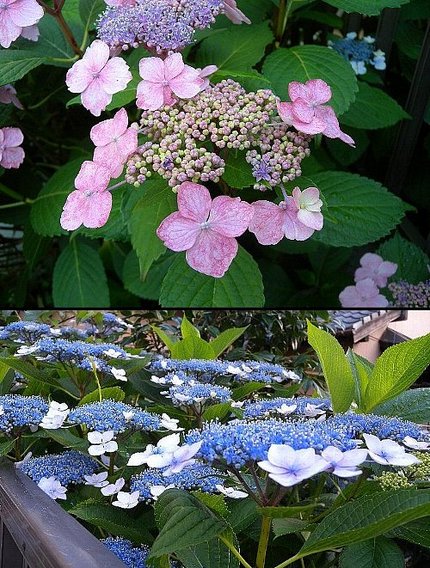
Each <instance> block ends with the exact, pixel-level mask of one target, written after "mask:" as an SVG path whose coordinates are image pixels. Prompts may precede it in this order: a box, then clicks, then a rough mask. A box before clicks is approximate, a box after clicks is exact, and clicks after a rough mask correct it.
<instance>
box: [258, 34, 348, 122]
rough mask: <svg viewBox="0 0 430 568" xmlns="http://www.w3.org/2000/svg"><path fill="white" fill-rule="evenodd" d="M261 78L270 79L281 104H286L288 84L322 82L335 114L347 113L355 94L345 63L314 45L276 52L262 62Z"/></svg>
mask: <svg viewBox="0 0 430 568" xmlns="http://www.w3.org/2000/svg"><path fill="white" fill-rule="evenodd" d="M263 75H264V76H265V77H268V78H269V79H270V81H271V83H272V86H273V88H274V90H275V92H276V94H277V95H278V96H279V97H281V99H282V100H289V99H288V85H289V83H291V81H299V82H300V83H305V82H306V81H308V80H309V79H323V80H324V81H325V82H326V83H328V84H329V85H330V87H331V90H332V92H333V97H332V99H331V100H330V106H332V107H333V109H334V110H335V112H336V113H337V114H340V113H343V112H345V111H346V110H347V109H348V107H349V105H350V104H351V103H352V102H353V101H354V99H355V94H356V93H357V91H358V84H357V77H356V76H355V73H354V71H353V69H352V67H351V65H350V64H349V62H348V61H346V60H345V59H344V58H343V57H342V56H341V55H339V54H338V53H336V52H335V51H334V50H332V49H329V48H328V47H321V46H317V45H300V46H296V47H290V48H281V49H277V50H276V51H274V52H272V53H271V54H270V55H269V56H268V57H267V58H266V60H265V62H264V65H263Z"/></svg>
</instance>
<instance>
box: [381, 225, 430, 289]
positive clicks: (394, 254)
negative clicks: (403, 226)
mask: <svg viewBox="0 0 430 568" xmlns="http://www.w3.org/2000/svg"><path fill="white" fill-rule="evenodd" d="M376 252H377V253H378V254H379V255H381V256H382V258H383V259H384V260H389V261H390V262H395V263H396V264H397V270H396V272H395V274H394V275H393V276H392V277H391V278H390V280H391V281H396V282H397V281H398V280H406V281H407V282H410V283H411V284H418V283H419V282H422V281H423V280H426V279H427V278H428V275H429V272H428V268H427V266H428V265H429V264H430V258H429V257H428V255H427V254H426V253H425V252H424V251H423V250H422V249H420V248H418V247H417V246H416V245H414V244H413V243H411V242H410V241H407V240H406V239H404V238H403V237H401V236H400V234H399V233H395V235H394V236H393V237H392V238H391V239H388V240H387V241H385V242H384V243H382V245H381V246H380V247H379V248H378V250H377V251H376Z"/></svg>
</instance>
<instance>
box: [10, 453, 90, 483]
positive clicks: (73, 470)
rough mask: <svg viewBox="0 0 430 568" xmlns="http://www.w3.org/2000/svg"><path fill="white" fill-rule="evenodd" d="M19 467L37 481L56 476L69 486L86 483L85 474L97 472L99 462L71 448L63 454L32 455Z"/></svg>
mask: <svg viewBox="0 0 430 568" xmlns="http://www.w3.org/2000/svg"><path fill="white" fill-rule="evenodd" d="M19 468H20V470H21V471H23V472H24V473H25V474H26V475H28V476H29V477H31V479H32V480H33V481H35V482H36V483H38V482H39V481H40V480H41V479H42V477H46V478H50V477H55V479H56V480H57V481H59V482H60V483H61V485H63V486H67V485H70V484H77V483H84V482H85V476H86V475H92V474H93V473H95V472H96V471H97V469H98V468H99V464H98V463H97V462H96V460H94V459H93V458H91V457H90V456H87V455H85V454H83V453H81V452H78V451H76V450H69V451H66V452H63V453H62V454H50V455H46V456H41V457H34V458H33V457H32V458H30V459H29V460H26V461H24V462H23V463H21V464H20V466H19Z"/></svg>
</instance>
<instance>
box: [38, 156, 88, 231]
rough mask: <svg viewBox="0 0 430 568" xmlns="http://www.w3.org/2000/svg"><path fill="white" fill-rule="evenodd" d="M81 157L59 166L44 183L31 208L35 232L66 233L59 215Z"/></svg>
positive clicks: (71, 188)
mask: <svg viewBox="0 0 430 568" xmlns="http://www.w3.org/2000/svg"><path fill="white" fill-rule="evenodd" d="M82 161H83V160H82V159H81V158H80V159H78V160H72V161H71V162H68V163H67V164H65V165H64V166H61V168H59V169H58V170H57V171H56V172H55V174H54V175H53V176H52V177H51V178H50V179H49V180H48V181H47V182H46V183H45V185H44V186H43V188H42V190H41V192H40V193H39V195H38V196H37V198H36V200H35V202H34V203H33V206H32V208H31V215H30V218H31V224H32V225H33V229H34V230H35V231H36V233H37V234H39V235H42V236H44V237H54V236H59V235H65V234H67V232H66V231H64V230H63V229H62V228H61V226H60V217H61V212H62V210H63V206H64V203H65V202H66V199H67V196H68V195H69V193H70V192H71V191H73V190H74V181H75V177H76V176H77V174H78V172H79V169H80V167H81V164H82Z"/></svg>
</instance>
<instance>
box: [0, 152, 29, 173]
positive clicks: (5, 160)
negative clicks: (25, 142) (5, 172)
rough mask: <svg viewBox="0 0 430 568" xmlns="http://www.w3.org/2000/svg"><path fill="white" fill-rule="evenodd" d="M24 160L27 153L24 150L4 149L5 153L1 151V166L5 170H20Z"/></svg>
mask: <svg viewBox="0 0 430 568" xmlns="http://www.w3.org/2000/svg"><path fill="white" fill-rule="evenodd" d="M24 158H25V152H24V150H23V149H22V148H4V150H3V153H1V150H0V166H2V167H3V168H6V169H10V168H19V166H20V165H21V164H22V162H23V161H24Z"/></svg>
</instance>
